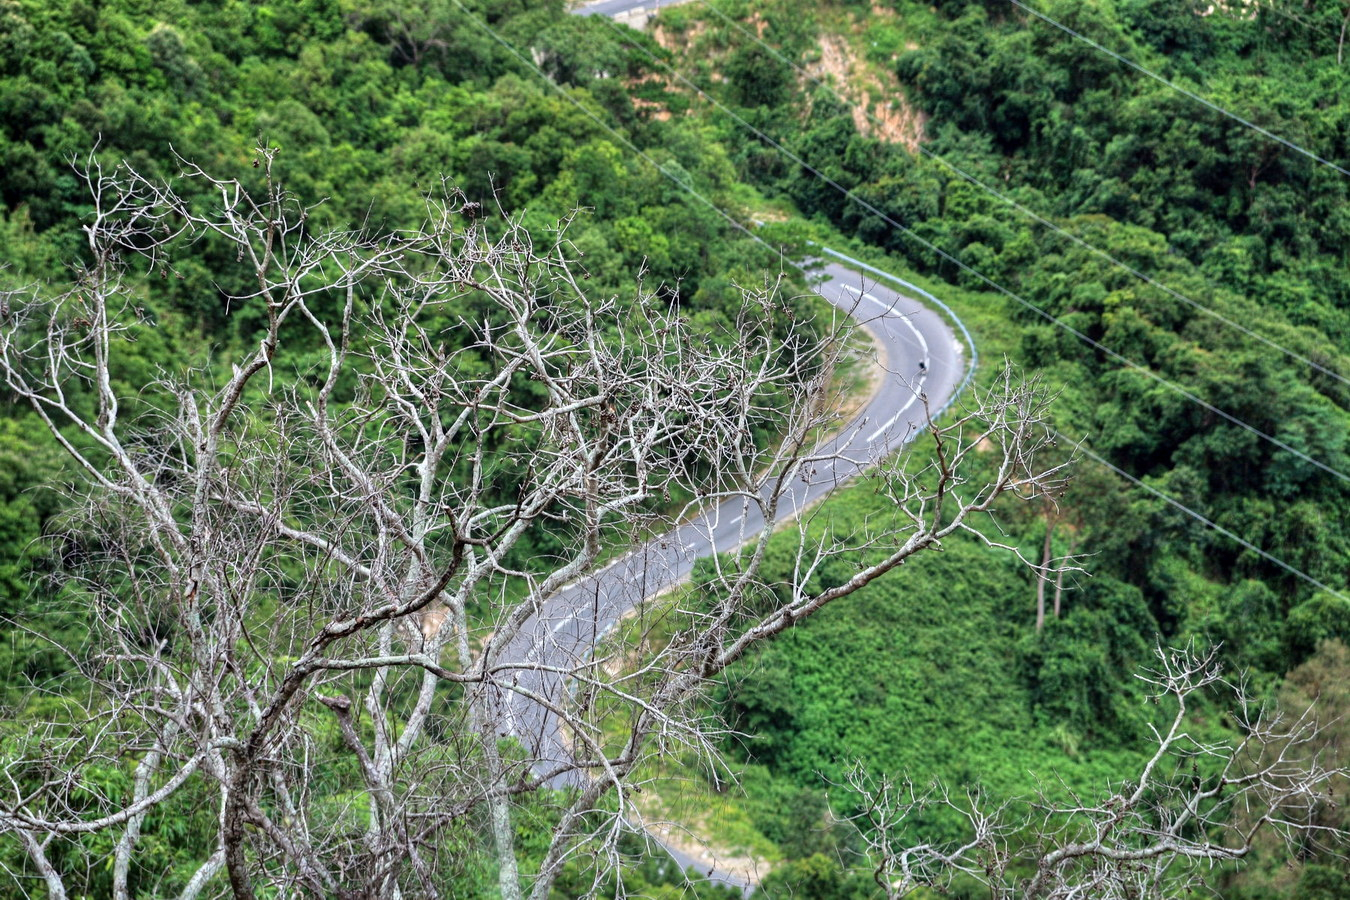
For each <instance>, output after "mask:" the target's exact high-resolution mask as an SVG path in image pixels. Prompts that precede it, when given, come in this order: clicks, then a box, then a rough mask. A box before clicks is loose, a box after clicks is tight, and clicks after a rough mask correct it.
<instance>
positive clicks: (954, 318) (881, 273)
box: [807, 241, 980, 419]
mask: <svg viewBox="0 0 1350 900" xmlns="http://www.w3.org/2000/svg"><path fill="white" fill-rule="evenodd" d="M807 243H808V244H810V245H811V246H812V247H817V248H819V249H820V250H821V251H822V252H824V253H828V254H829V255H830V256H833V257H834V258H835V259H838V260H841V261H843V262H846V263H848V264H849V265H850V266H855V267H857V268H859V269H862V270H864V271H866V272H868V273H870V274H872V275H876V276H877V277H879V278H885V279H887V280H888V281H892V282H894V283H895V284H898V285H900V286H901V287H903V288H904V289H906V290H909V291H913V292H914V293H916V294H918V295H919V296H921V297H923V298H924V299H925V300H928V301H930V302H932V303H933V304H934V305H936V306H937V307H938V308H939V309H941V310H942V311H943V312H944V313H946V314H947V318H948V319H950V320H951V322H952V324H954V325H955V326H956V327H957V328H959V329H960V330H961V335H962V336H963V337H964V338H965V339H966V346H967V347H969V348H970V362H969V363H968V364H967V365H966V374H965V377H964V378H962V379H961V383H960V384H958V385H957V386H956V390H954V391H952V395H951V396H950V397H948V398H947V401H946V402H945V403H943V404H942V406H941V407H939V408H938V411H937V412H935V413H933V418H935V419H936V418H937V417H938V416H940V415H942V414H943V413H944V412H946V411H947V410H948V408H950V407H951V405H952V404H953V403H955V402H956V398H958V397H960V396H961V394H962V392H963V391H965V389H966V388H967V387H969V386H970V383H971V381H973V380H974V378H975V369H976V368H977V367H978V366H979V363H980V351H979V350H978V349H976V347H975V338H974V337H972V336H971V334H970V329H969V328H967V327H966V323H965V322H962V321H961V317H960V316H958V315H957V314H956V310H954V309H952V308H951V307H950V306H948V305H947V304H946V303H943V302H942V301H941V300H939V299H938V298H937V297H935V296H933V295H932V294H931V293H929V292H928V291H926V290H924V289H923V288H921V287H919V286H918V285H917V284H914V283H913V282H909V281H906V280H905V279H903V278H901V277H900V276H898V275H892V274H891V273H890V272H887V271H885V270H884V269H878V268H877V267H876V266H873V265H869V264H867V263H865V262H863V261H862V260H860V259H854V258H853V257H851V256H849V255H848V254H847V253H840V252H839V251H838V250H834V249H832V248H830V247H826V246H825V245H824V244H817V243H816V242H815V241H807Z"/></svg>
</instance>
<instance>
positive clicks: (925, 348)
mask: <svg viewBox="0 0 1350 900" xmlns="http://www.w3.org/2000/svg"><path fill="white" fill-rule="evenodd" d="M844 289H845V290H847V291H851V292H853V293H854V294H857V295H858V296H859V297H861V298H863V299H864V300H871V301H872V302H873V303H875V304H876V305H877V306H880V307H881V308H882V309H885V310H886V311H887V312H895V304H894V303H891V304H887V303H885V302H884V301H882V300H878V299H877V298H876V297H873V296H872V295H871V294H868V293H864V292H863V291H860V290H859V289H858V288H855V287H853V286H852V285H847V284H846V285H844ZM897 302H898V301H897ZM897 318H898V319H900V321H902V322H904V323H905V324H906V325H908V326H909V330H910V331H912V332H914V336H915V337H916V338H918V339H919V346H920V347H922V348H923V358H924V359H925V360H927V359H928V341H926V340H924V336H923V332H922V331H920V330H919V329H918V328H916V327H915V326H914V323H913V322H911V321H910V320H909V316H907V315H904V314H903V313H901V314H898V315H897ZM927 380H928V376H927V375H926V374H923V375H920V376H919V381H918V386H917V387H916V388H914V393H913V395H912V396H911V397H910V398H909V400H908V401H906V403H905V405H904V406H902V407H900V409H899V411H897V412H896V414H895V415H893V416H891V417H890V418H889V419H887V420H886V421H885V422H884V423H883V424H882V425H881V427H879V428H878V429H877V430H876V431H874V432H872V433H871V434H869V435H868V436H867V443H869V444H870V443H872V442H873V441H875V440H876V439H877V438H878V437H880V436H881V435H882V434H884V433H885V432H886V431H888V430H890V427H891V426H892V425H894V424H895V423H896V420H898V419H899V418H900V417H901V416H903V415H904V414H905V411H906V410H907V409H909V408H910V407H911V406H913V405H914V401H915V400H917V399H919V393H920V390H921V389H922V388H923V385H924V382H925V381H927Z"/></svg>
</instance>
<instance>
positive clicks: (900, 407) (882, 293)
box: [500, 250, 969, 890]
mask: <svg viewBox="0 0 1350 900" xmlns="http://www.w3.org/2000/svg"><path fill="white" fill-rule="evenodd" d="M825 252H827V253H832V251H828V250H827V251H825ZM832 255H836V256H838V254H832ZM859 265H861V264H859ZM820 271H822V272H823V274H824V275H825V276H826V280H825V282H824V283H823V284H822V285H821V286H820V287H819V288H818V289H817V290H818V291H819V293H820V294H821V295H822V296H824V297H825V299H826V300H828V301H829V302H830V303H831V304H833V305H834V306H835V307H837V308H838V309H840V310H842V311H844V312H845V313H846V314H848V315H850V316H852V317H853V318H855V319H856V320H857V321H858V322H859V323H861V324H862V325H863V327H865V328H866V329H867V331H868V332H869V333H870V334H871V336H872V338H873V340H874V350H875V353H876V357H877V362H878V363H879V364H880V365H881V367H882V368H883V370H884V377H883V378H882V379H881V383H880V385H879V387H878V388H877V390H876V391H875V393H874V394H873V396H872V397H871V399H870V401H869V402H868V403H867V405H866V407H865V408H864V409H863V410H862V411H861V412H860V413H859V414H858V415H857V417H856V418H855V419H854V420H853V421H852V422H850V423H849V424H848V425H847V426H845V427H844V428H843V429H842V430H841V431H840V432H839V433H838V434H837V435H836V436H835V437H834V438H833V439H832V440H831V441H830V442H829V443H828V444H826V445H825V447H824V448H823V449H824V450H825V451H826V453H829V454H831V455H832V457H833V459H832V462H831V463H828V464H821V465H819V466H817V467H816V468H815V469H812V470H810V471H809V472H805V473H803V476H802V477H801V478H797V479H795V480H794V482H793V487H792V488H791V489H790V490H789V492H788V494H787V495H786V496H785V497H784V498H783V500H782V501H781V503H780V507H779V516H780V520H785V519H788V518H791V517H792V516H794V515H796V514H797V513H798V512H800V511H802V510H804V509H805V508H806V507H807V506H809V505H810V504H812V503H814V502H815V501H816V500H818V499H820V498H821V497H823V496H825V495H826V494H828V493H829V492H831V491H832V490H834V489H835V488H836V487H837V486H838V485H840V484H841V483H842V482H844V481H846V480H847V479H849V478H851V477H852V476H854V475H856V474H857V473H859V472H860V471H862V470H863V469H866V468H867V467H868V466H870V465H871V464H873V463H874V462H875V461H876V460H878V459H880V458H881V457H884V456H886V455H888V454H890V453H892V452H894V451H896V450H898V449H899V448H900V447H901V446H903V445H904V444H905V443H906V442H907V441H908V440H910V439H911V438H912V437H913V436H914V435H916V434H917V433H918V432H919V431H920V430H922V428H923V427H924V426H925V424H926V419H925V413H924V404H923V402H921V394H923V395H926V396H927V399H928V403H929V405H930V407H931V408H932V410H933V411H934V413H936V412H937V411H938V410H939V409H941V408H942V407H944V406H945V405H946V404H947V402H949V400H950V399H951V398H952V397H953V396H954V395H955V393H956V392H957V391H958V389H959V387H960V386H961V385H962V384H963V383H964V378H965V377H966V375H967V372H968V370H969V369H968V365H967V364H968V362H969V361H968V360H967V359H966V353H965V348H964V347H963V345H962V343H961V342H960V341H958V340H957V338H956V336H955V335H954V334H953V332H952V330H951V328H950V326H949V325H948V324H947V322H946V321H945V320H944V319H943V318H942V317H941V316H940V315H938V313H937V312H935V311H934V310H933V309H932V308H930V307H928V306H925V305H923V304H921V303H919V302H918V301H917V300H914V299H912V298H911V297H909V296H906V295H904V294H901V293H898V292H897V291H896V290H893V289H891V288H888V287H885V286H883V285H881V284H879V283H878V282H877V281H876V280H874V279H868V278H865V277H864V276H862V275H860V274H858V272H857V271H856V270H854V269H850V268H846V267H844V266H843V265H840V264H838V263H832V264H828V265H825V266H824V267H823V268H822V269H821V270H820ZM932 299H933V300H934V301H936V298H932ZM963 330H964V329H963ZM763 527H764V521H763V517H762V515H761V513H760V510H759V509H758V507H755V506H753V505H749V506H747V505H746V504H743V503H741V502H728V503H725V504H722V505H721V506H717V507H715V508H713V509H710V510H708V511H707V512H705V513H704V514H702V515H700V516H698V517H697V518H695V519H693V520H692V521H689V522H687V523H685V524H684V525H681V526H680V527H679V528H677V529H676V530H675V531H673V532H671V533H669V534H667V535H664V536H662V537H659V538H656V539H654V540H651V541H649V542H647V543H646V544H644V545H642V546H641V547H638V548H636V549H635V550H633V551H632V552H630V553H628V554H627V555H625V556H623V557H621V558H619V559H617V560H615V561H614V562H612V563H611V564H610V565H609V566H607V567H606V568H604V569H602V570H600V571H598V572H595V573H593V574H590V575H588V576H586V577H584V578H582V579H581V580H579V581H577V582H576V583H574V584H572V585H571V586H569V587H567V588H564V589H563V590H561V591H559V592H558V593H556V594H555V595H553V596H552V597H551V598H549V599H548V600H547V601H546V602H545V604H544V607H543V609H542V610H541V612H540V614H539V615H538V616H536V617H535V618H534V619H532V620H531V621H530V622H529V623H527V625H526V626H525V628H524V630H523V631H522V632H521V634H520V636H519V637H518V638H517V639H516V640H515V641H514V642H512V643H511V644H510V645H508V646H507V647H505V648H503V652H502V654H501V658H503V659H517V660H521V659H523V660H527V661H528V662H529V663H530V664H542V665H545V666H548V667H550V668H552V669H556V670H566V669H567V668H568V667H570V666H573V665H576V664H578V663H580V662H582V661H584V659H585V658H586V656H587V655H588V654H589V653H590V652H591V649H592V648H593V647H594V646H595V643H596V641H597V640H598V639H599V638H600V636H601V635H603V634H604V633H605V631H606V630H607V629H609V628H610V627H611V626H612V625H613V624H614V623H615V622H616V621H618V619H619V618H620V617H621V616H623V615H624V613H626V612H627V611H628V610H630V609H632V608H633V607H634V606H636V605H637V604H638V603H639V602H641V601H642V600H643V599H645V598H647V597H650V596H652V595H653V594H656V593H658V592H660V591H662V590H664V589H666V588H668V587H671V586H673V585H676V584H679V583H680V582H682V581H683V580H684V579H686V578H687V577H688V576H689V574H690V572H691V571H692V570H693V567H694V563H695V562H696V561H697V560H698V559H699V558H701V557H704V556H709V555H711V554H713V553H721V552H725V551H728V550H732V549H734V548H736V547H738V546H739V545H741V544H742V543H744V542H745V541H747V540H749V539H750V538H752V537H754V536H755V535H756V534H758V533H759V531H760V529H761V528H763ZM519 679H520V680H519V684H520V685H521V687H523V688H526V689H528V691H529V692H531V693H534V694H536V695H538V696H542V697H545V698H550V699H555V700H558V701H561V700H563V698H564V694H565V692H566V691H567V690H568V685H567V684H566V681H565V679H564V678H562V677H561V676H559V675H555V674H552V673H550V672H541V671H535V670H526V671H522V673H521V674H520V676H519ZM500 721H501V723H502V724H503V725H504V726H505V727H506V729H507V730H509V732H510V733H511V734H513V735H514V736H515V737H517V738H518V739H519V740H520V741H521V743H522V744H523V745H524V746H526V747H527V748H529V751H530V753H531V755H532V756H533V757H534V758H535V759H537V760H538V762H537V764H536V771H546V770H549V769H552V768H553V767H554V765H555V764H558V763H565V762H566V761H568V760H569V759H570V756H569V749H568V746H567V743H566V741H565V739H564V737H563V735H562V733H561V729H560V727H559V721H558V719H557V717H556V716H555V715H553V714H552V713H551V712H549V710H548V709H547V708H546V707H544V706H543V705H541V704H539V703H537V702H535V701H533V700H531V699H529V698H528V697H525V696H522V695H521V694H517V693H508V694H506V696H505V698H504V700H503V708H502V710H501V719H500ZM572 778H573V779H575V776H572ZM559 786H562V784H560V785H559ZM666 849H667V851H669V852H670V853H671V855H672V857H673V858H674V859H675V860H676V862H677V863H679V864H680V865H681V866H682V867H689V866H694V867H695V868H697V869H698V870H699V871H700V872H705V873H708V875H709V877H711V878H712V879H713V880H715V881H721V882H723V883H727V884H732V885H735V886H737V887H740V888H741V889H743V890H746V889H748V888H749V887H750V883H749V882H748V881H747V879H745V878H743V877H739V876H737V875H735V874H732V873H728V872H725V871H718V870H717V868H716V864H715V861H710V860H708V859H695V858H692V857H690V856H688V855H687V854H684V853H681V852H679V851H678V850H677V849H676V848H673V847H670V846H667V847H666ZM710 870H711V871H710Z"/></svg>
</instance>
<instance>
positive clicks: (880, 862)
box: [845, 645, 1348, 900]
mask: <svg viewBox="0 0 1350 900" xmlns="http://www.w3.org/2000/svg"><path fill="white" fill-rule="evenodd" d="M1156 653H1157V658H1158V665H1157V667H1156V668H1154V669H1151V670H1146V671H1145V672H1144V673H1143V674H1142V675H1140V676H1139V677H1141V678H1142V679H1143V680H1144V681H1145V682H1146V683H1147V684H1149V685H1150V686H1151V688H1152V693H1151V697H1152V699H1153V701H1154V702H1156V703H1161V704H1169V705H1170V706H1171V709H1170V711H1169V712H1170V715H1169V716H1168V718H1167V721H1165V722H1164V723H1163V726H1162V727H1159V728H1154V730H1153V737H1154V742H1155V746H1154V748H1153V752H1152V755H1151V756H1149V758H1148V759H1147V761H1146V762H1145V763H1144V764H1143V766H1142V768H1141V769H1140V771H1139V772H1138V773H1136V774H1135V775H1134V777H1133V778H1131V779H1129V780H1123V781H1122V782H1120V783H1119V784H1118V785H1117V786H1116V787H1115V789H1114V790H1112V791H1110V792H1109V793H1108V794H1107V795H1106V796H1104V797H1098V798H1085V797H1082V796H1078V795H1076V794H1075V793H1074V792H1073V791H1070V790H1069V789H1068V788H1067V787H1065V786H1063V785H1060V786H1059V789H1058V790H1057V791H1051V790H1043V791H1042V792H1041V793H1040V794H1039V795H1038V796H1037V797H1035V798H1034V799H1033V800H1031V801H1028V802H1021V801H1008V802H1003V803H1001V804H989V803H988V802H987V801H986V800H985V799H984V798H982V797H981V796H980V795H979V793H978V792H977V791H971V792H970V793H967V794H966V795H964V796H961V797H953V795H952V794H951V792H950V791H949V790H947V789H946V788H944V787H942V786H934V787H929V788H917V787H916V786H915V785H914V784H913V783H911V782H908V781H904V780H896V779H893V778H890V777H886V776H877V775H875V774H873V773H869V772H866V771H864V770H862V769H861V768H855V769H854V770H853V772H852V773H851V775H850V778H849V784H848V788H849V790H850V792H851V794H852V796H853V797H855V798H857V808H856V811H854V812H851V813H848V814H847V815H846V816H845V818H847V819H848V820H849V821H851V822H852V823H853V824H854V825H856V826H857V827H858V829H859V831H860V833H861V834H862V836H863V838H864V842H865V845H866V854H867V856H868V859H869V861H870V864H871V866H872V868H873V872H874V875H875V879H876V882H877V884H878V885H879V886H880V887H881V888H882V889H883V890H884V891H885V895H886V896H887V897H888V898H900V897H906V896H909V895H910V894H912V893H914V892H915V891H917V890H920V889H922V888H936V889H945V888H946V887H948V886H950V885H951V884H952V882H953V881H954V880H955V879H957V878H958V877H964V878H968V879H972V880H974V881H975V882H978V883H980V884H982V885H983V886H984V887H985V888H986V889H987V891H988V894H989V896H990V897H992V898H995V900H1003V898H1007V900H1013V898H1017V900H1070V898H1094V900H1097V898H1099V900H1124V898H1164V897H1179V896H1182V895H1184V894H1185V893H1187V891H1189V890H1192V889H1197V888H1204V887H1205V882H1204V880H1203V878H1204V874H1205V873H1206V872H1208V871H1211V870H1213V869H1215V868H1217V867H1219V866H1222V865H1224V864H1226V863H1234V862H1237V861H1240V860H1243V859H1244V858H1246V857H1247V856H1248V855H1249V854H1250V853H1251V852H1252V851H1253V849H1254V848H1256V847H1257V846H1258V841H1262V840H1264V841H1267V842H1269V841H1272V840H1274V841H1278V842H1280V843H1282V844H1283V845H1284V849H1285V851H1286V854H1287V856H1288V857H1293V856H1294V855H1299V856H1302V857H1305V858H1306V857H1307V856H1308V855H1309V854H1315V853H1318V852H1329V853H1340V852H1342V851H1343V848H1344V845H1345V841H1346V838H1347V836H1348V835H1347V833H1346V832H1345V831H1344V830H1343V829H1341V828H1340V827H1338V826H1336V825H1329V824H1327V822H1326V819H1325V817H1324V816H1323V811H1324V810H1325V809H1326V808H1328V807H1331V806H1334V802H1333V799H1332V796H1331V794H1332V785H1333V783H1334V782H1335V781H1337V780H1339V779H1343V778H1344V777H1345V775H1346V772H1347V770H1346V768H1345V767H1344V766H1343V765H1341V764H1340V761H1339V760H1336V759H1333V758H1328V757H1327V754H1326V752H1325V747H1324V745H1323V741H1322V740H1321V739H1320V737H1319V735H1320V732H1321V729H1322V727H1323V726H1322V725H1321V724H1320V723H1319V722H1318V720H1317V719H1316V717H1315V716H1314V714H1313V711H1312V710H1311V709H1305V710H1303V711H1302V712H1301V713H1300V714H1299V715H1298V716H1296V717H1286V716H1285V715H1283V714H1281V713H1280V712H1278V711H1269V710H1266V709H1264V708H1262V707H1261V706H1260V705H1259V704H1257V703H1255V702H1254V701H1253V699H1252V697H1251V694H1250V693H1249V691H1248V690H1247V688H1246V687H1245V685H1243V684H1241V683H1235V682H1231V681H1228V680H1226V679H1225V678H1224V676H1223V674H1222V672H1221V670H1220V666H1219V664H1218V662H1217V661H1216V657H1217V648H1213V649H1210V650H1208V651H1206V652H1200V651H1198V650H1197V649H1196V648H1195V646H1194V645H1187V646H1186V647H1184V648H1182V649H1179V650H1173V649H1168V648H1163V647H1159V648H1158V649H1157V651H1156ZM1207 694H1217V695H1219V700H1220V702H1224V703H1225V704H1226V705H1229V706H1230V707H1231V708H1230V709H1229V714H1230V716H1231V717H1232V724H1233V726H1234V729H1235V731H1236V735H1235V736H1234V737H1233V738H1232V739H1219V740H1210V739H1206V738H1204V737H1201V736H1199V735H1197V734H1195V733H1193V731H1192V730H1191V729H1192V728H1193V727H1194V723H1193V722H1192V721H1191V720H1190V718H1189V717H1190V714H1191V712H1192V710H1191V706H1192V704H1193V703H1195V702H1197V701H1199V700H1200V698H1201V697H1202V696H1204V695H1207ZM939 808H940V809H945V810H946V811H948V813H950V814H953V815H955V816H957V817H959V819H960V820H963V821H964V823H965V826H966V837H965V839H964V840H961V841H958V842H956V843H953V844H950V845H939V844H934V843H925V842H915V840H914V837H913V833H912V829H913V825H914V822H915V821H916V820H917V819H918V818H919V817H920V815H922V814H924V813H927V812H931V811H932V810H934V809H939Z"/></svg>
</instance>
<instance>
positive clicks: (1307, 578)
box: [1061, 435, 1350, 602]
mask: <svg viewBox="0 0 1350 900" xmlns="http://www.w3.org/2000/svg"><path fill="white" fill-rule="evenodd" d="M1061 438H1062V435H1061ZM1078 451H1079V452H1080V453H1082V454H1083V455H1084V456H1086V457H1088V458H1089V459H1091V460H1093V461H1094V462H1097V463H1099V464H1101V465H1102V466H1105V467H1106V468H1108V469H1110V470H1111V471H1112V472H1115V473H1116V474H1117V475H1119V476H1120V477H1121V478H1124V479H1126V480H1127V481H1131V482H1133V483H1134V484H1136V485H1138V486H1139V487H1141V488H1143V489H1144V490H1146V491H1148V492H1149V493H1150V494H1152V495H1153V496H1155V497H1157V498H1158V499H1160V500H1163V501H1166V502H1167V503H1168V504H1170V505H1172V506H1174V507H1176V508H1177V509H1179V510H1181V511H1182V512H1184V513H1185V514H1186V515H1188V516H1190V517H1191V518H1193V519H1195V520H1197V521H1199V522H1202V523H1203V524H1204V525H1206V526H1207V527H1209V528H1212V529H1214V530H1215V531H1217V532H1219V534H1222V535H1223V536H1224V537H1226V538H1228V539H1229V540H1231V541H1233V542H1235V543H1237V544H1240V545H1241V546H1243V547H1245V548H1246V549H1248V550H1250V551H1251V552H1253V553H1255V554H1256V555H1258V556H1260V557H1261V558H1262V559H1264V560H1266V561H1267V562H1270V563H1274V564H1275V565H1277V566H1279V567H1280V568H1281V569H1284V570H1285V571H1286V572H1290V573H1292V574H1294V575H1297V576H1298V577H1299V578H1301V579H1303V580H1304V581H1306V582H1308V583H1309V584H1311V585H1313V586H1314V587H1318V588H1321V589H1322V590H1324V591H1326V592H1327V593H1329V594H1334V595H1335V596H1337V597H1339V598H1340V599H1342V600H1345V601H1346V602H1350V596H1347V595H1346V594H1343V593H1341V592H1340V591H1338V590H1336V589H1335V588H1334V587H1332V586H1330V585H1329V584H1326V583H1325V582H1322V581H1318V580H1317V579H1316V578H1314V577H1313V576H1311V575H1309V574H1308V573H1307V572H1305V571H1303V570H1302V569H1300V568H1297V567H1295V566H1291V565H1290V564H1289V563H1287V562H1285V561H1284V560H1282V559H1280V558H1279V557H1278V556H1274V555H1273V554H1270V553H1267V552H1266V551H1265V550H1262V549H1261V548H1260V547H1258V546H1256V545H1255V544H1253V543H1252V542H1251V541H1249V540H1247V539H1246V538H1244V537H1241V536H1240V535H1237V534H1234V533H1233V532H1231V531H1229V530H1228V529H1227V528H1224V527H1223V526H1222V525H1220V524H1219V523H1218V522H1215V521H1214V520H1213V519H1209V518H1206V517H1205V516H1204V515H1202V514H1201V513H1198V512H1196V511H1195V510H1193V509H1191V508H1190V507H1189V506H1187V505H1186V504H1184V503H1182V502H1181V501H1179V500H1174V499H1172V498H1171V497H1169V496H1168V495H1166V494H1164V493H1163V492H1162V491H1160V490H1158V489H1157V488H1155V487H1154V486H1153V485H1151V484H1149V483H1147V482H1145V481H1143V480H1141V479H1139V478H1136V477H1135V476H1133V475H1131V474H1130V473H1129V472H1126V471H1125V470H1124V469H1122V468H1120V467H1119V466H1117V465H1114V464H1113V463H1111V462H1109V461H1108V460H1106V459H1105V458H1103V457H1101V456H1098V455H1097V454H1096V453H1093V452H1092V451H1091V450H1089V449H1087V448H1086V447H1083V446H1081V445H1079V446H1078Z"/></svg>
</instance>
